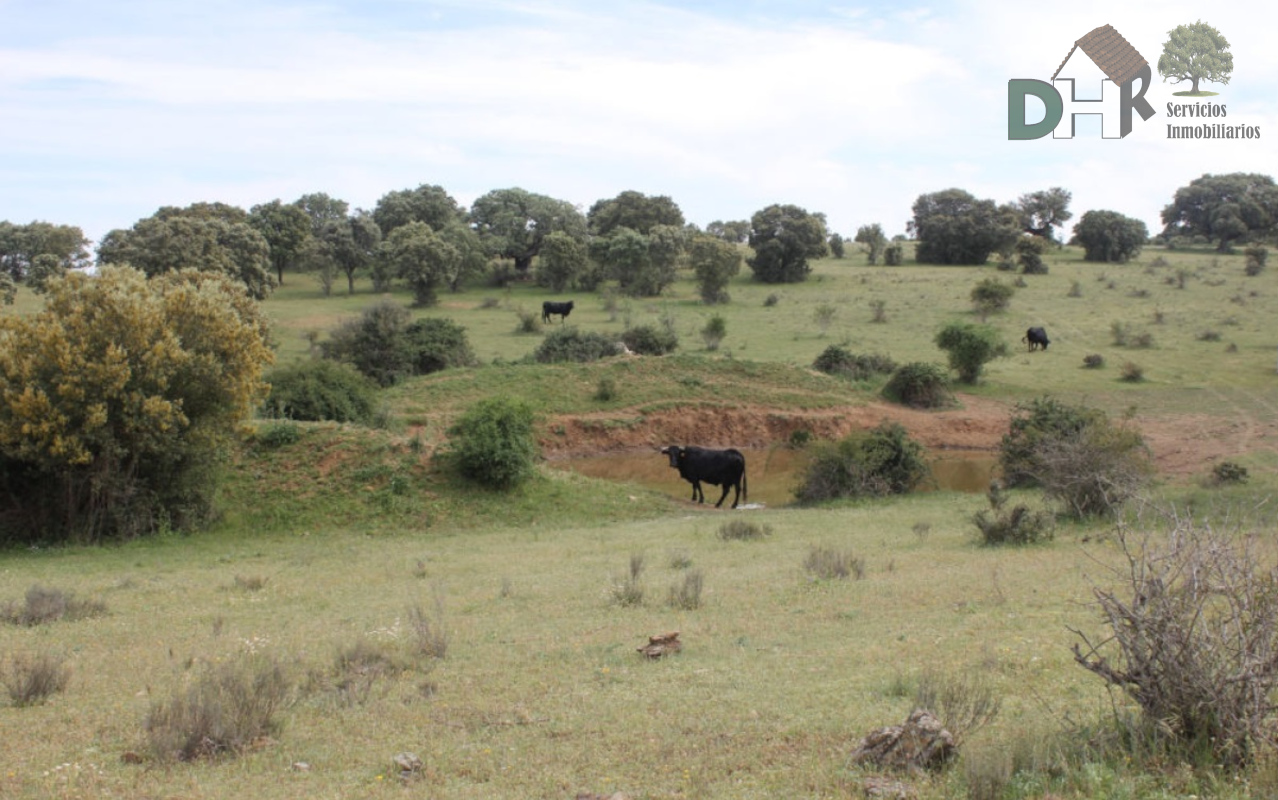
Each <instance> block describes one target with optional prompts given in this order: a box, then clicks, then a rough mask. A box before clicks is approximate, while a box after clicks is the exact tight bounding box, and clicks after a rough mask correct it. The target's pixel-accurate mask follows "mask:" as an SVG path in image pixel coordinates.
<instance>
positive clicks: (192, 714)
mask: <svg viewBox="0 0 1278 800" xmlns="http://www.w3.org/2000/svg"><path fill="white" fill-rule="evenodd" d="M291 688H292V687H291V683H290V681H289V680H288V678H287V677H286V676H285V674H284V670H283V669H282V668H281V667H280V665H279V664H278V663H277V662H276V661H274V660H273V659H270V658H267V657H264V656H262V655H260V654H257V655H245V656H241V657H239V658H236V659H232V660H230V661H224V662H222V663H220V664H212V665H209V666H208V668H207V669H206V670H204V671H203V672H201V674H199V675H198V676H197V677H196V678H195V680H194V681H193V682H192V683H191V684H190V685H187V686H184V687H180V688H178V689H176V690H175V691H174V692H173V695H172V696H171V697H170V698H169V699H168V700H160V701H157V702H154V703H152V705H151V709H150V711H149V712H148V713H147V717H146V735H147V742H148V744H149V746H150V749H151V752H152V753H153V754H154V755H155V756H156V757H157V758H159V759H165V760H167V759H172V758H177V759H180V760H183V761H189V760H192V759H196V758H201V757H212V756H217V755H222V754H235V753H239V752H241V751H243V750H244V749H245V748H247V747H248V746H249V745H251V744H252V743H253V742H254V741H255V740H257V739H259V738H261V737H263V736H267V735H270V734H272V733H275V731H276V730H277V729H278V727H279V724H280V723H279V720H278V718H277V715H278V714H279V712H280V711H282V710H283V709H284V707H285V705H286V703H287V701H288V698H289V694H290V692H291Z"/></svg>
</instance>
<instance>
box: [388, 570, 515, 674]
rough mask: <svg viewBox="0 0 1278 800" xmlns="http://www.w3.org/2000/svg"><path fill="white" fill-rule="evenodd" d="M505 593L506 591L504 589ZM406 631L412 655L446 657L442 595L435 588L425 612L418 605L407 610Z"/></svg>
mask: <svg viewBox="0 0 1278 800" xmlns="http://www.w3.org/2000/svg"><path fill="white" fill-rule="evenodd" d="M505 591H507V593H508V592H509V590H508V589H505ZM408 630H409V633H410V634H411V637H412V638H411V645H410V646H411V648H412V650H413V653H414V654H415V655H417V656H419V657H422V658H443V657H444V656H446V655H448V629H447V628H446V627H445V626H444V594H443V590H442V589H440V587H438V586H436V587H435V592H434V603H433V607H432V609H431V611H429V612H427V611H426V610H425V609H423V608H422V606H421V604H420V603H415V604H413V605H411V606H409V608H408Z"/></svg>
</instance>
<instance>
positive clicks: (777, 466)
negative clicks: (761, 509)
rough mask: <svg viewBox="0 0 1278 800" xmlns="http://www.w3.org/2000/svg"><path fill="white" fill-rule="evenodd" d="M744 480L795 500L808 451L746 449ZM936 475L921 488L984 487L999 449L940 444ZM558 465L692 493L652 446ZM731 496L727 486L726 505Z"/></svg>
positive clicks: (785, 500) (767, 500) (760, 499)
mask: <svg viewBox="0 0 1278 800" xmlns="http://www.w3.org/2000/svg"><path fill="white" fill-rule="evenodd" d="M741 452H742V453H744V454H745V458H746V481H747V483H748V489H749V502H750V503H751V504H755V503H759V504H762V505H764V506H769V507H774V508H775V507H777V506H783V505H787V504H789V503H792V502H793V501H794V487H795V486H796V485H797V484H798V483H799V480H800V478H801V477H802V475H803V469H804V466H805V465H806V464H807V452H806V451H804V450H796V449H793V448H790V447H784V446H777V447H773V448H768V449H753V450H751V449H745V450H742V451H741ZM928 464H929V465H930V466H931V467H932V481H931V482H929V483H927V484H925V485H924V486H923V487H922V490H923V491H929V490H943V491H954V492H974V493H980V492H984V491H986V490H987V489H988V488H989V485H990V479H991V478H993V477H994V476H995V475H996V474H997V473H996V471H997V468H998V457H997V455H995V454H993V453H990V452H988V451H985V450H938V451H933V452H931V453H930V454H929V457H928ZM549 466H551V467H552V468H554V469H563V470H571V471H573V472H577V473H580V474H582V475H587V476H589V477H592V478H600V479H603V480H608V481H618V482H628V483H635V484H638V485H640V486H643V487H644V488H647V489H652V490H654V491H658V492H662V493H665V494H669V495H671V496H673V497H681V498H683V499H685V500H688V499H691V497H692V484H690V483H688V482H687V481H685V480H683V479H682V478H680V477H679V473H678V471H677V470H675V469H672V468H671V467H670V461H669V459H667V457H666V456H664V455H662V454H661V453H659V452H657V451H656V450H652V451H650V452H649V451H644V450H639V451H633V450H632V451H629V452H626V453H613V454H609V455H601V456H582V457H579V458H564V459H555V460H554V461H551V462H550V463H549ZM702 488H703V490H704V491H705V495H706V502H707V503H714V502H715V501H717V500H718V499H719V495H720V494H721V493H722V491H723V490H722V488H720V487H718V486H706V485H704V484H703V485H702ZM731 502H732V492H731V491H729V493H728V498H727V500H726V501H725V502H724V505H725V506H726V505H728V504H730V503H731Z"/></svg>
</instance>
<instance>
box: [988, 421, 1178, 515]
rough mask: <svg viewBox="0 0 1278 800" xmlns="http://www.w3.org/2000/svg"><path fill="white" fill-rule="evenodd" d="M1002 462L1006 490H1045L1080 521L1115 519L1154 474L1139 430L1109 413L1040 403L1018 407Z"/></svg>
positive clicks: (1005, 440)
mask: <svg viewBox="0 0 1278 800" xmlns="http://www.w3.org/2000/svg"><path fill="white" fill-rule="evenodd" d="M1017 410H1018V411H1019V412H1022V413H1026V414H1028V416H1013V418H1012V420H1011V424H1010V426H1009V427H1010V432H1009V433H1008V434H1007V435H1006V436H1004V437H1003V444H1002V448H1001V452H1000V462H1001V465H1002V469H1003V476H1004V480H1005V481H1007V483H1008V485H1028V484H1032V483H1037V484H1038V485H1040V486H1042V487H1043V489H1044V492H1045V493H1046V495H1047V497H1048V498H1049V499H1053V500H1058V501H1060V502H1061V503H1063V504H1064V506H1065V509H1066V512H1067V513H1068V514H1070V515H1071V516H1074V517H1077V518H1088V517H1096V516H1112V515H1113V514H1114V513H1116V511H1117V510H1118V508H1119V506H1120V505H1121V504H1122V503H1123V502H1125V501H1126V500H1127V499H1128V498H1130V497H1131V496H1132V495H1134V494H1135V493H1136V492H1138V491H1139V490H1140V489H1142V488H1143V487H1144V486H1145V484H1146V483H1147V482H1148V480H1149V477H1150V475H1151V474H1152V472H1153V465H1152V462H1151V460H1150V455H1149V450H1148V448H1146V446H1145V440H1144V439H1143V438H1142V437H1141V435H1140V433H1139V431H1137V430H1135V429H1134V428H1132V427H1129V426H1126V425H1115V424H1113V423H1112V422H1110V420H1109V418H1108V417H1107V416H1106V415H1105V412H1103V411H1100V410H1099V409H1094V408H1087V407H1085V406H1068V405H1065V404H1062V403H1059V402H1057V401H1055V400H1052V399H1051V398H1039V399H1037V400H1034V401H1033V402H1032V403H1031V404H1030V405H1029V406H1024V405H1017Z"/></svg>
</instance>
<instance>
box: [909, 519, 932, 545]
mask: <svg viewBox="0 0 1278 800" xmlns="http://www.w3.org/2000/svg"><path fill="white" fill-rule="evenodd" d="M910 530H912V531H914V536H915V538H916V539H918V540H919V541H920V542H921V541H923V540H924V539H926V538H927V537H928V534H930V533H931V532H932V523H930V522H916V523H914V526H913V527H911V528H910Z"/></svg>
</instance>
